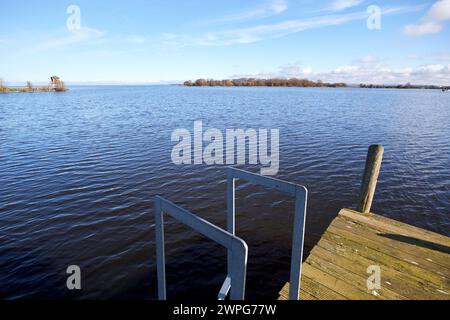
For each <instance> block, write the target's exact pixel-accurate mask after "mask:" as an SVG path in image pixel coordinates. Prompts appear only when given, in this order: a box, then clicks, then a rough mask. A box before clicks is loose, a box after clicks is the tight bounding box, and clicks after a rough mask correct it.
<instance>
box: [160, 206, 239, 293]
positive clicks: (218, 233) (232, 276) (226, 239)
mask: <svg viewBox="0 0 450 320" xmlns="http://www.w3.org/2000/svg"><path fill="white" fill-rule="evenodd" d="M164 214H168V215H170V216H172V217H173V218H175V219H176V220H178V221H179V222H181V223H183V224H185V225H186V226H189V227H191V228H192V229H194V230H195V231H197V232H199V233H201V234H202V235H204V236H205V237H207V238H209V239H211V240H213V241H215V242H217V243H218V244H220V245H222V246H224V247H225V248H227V249H228V263H229V264H228V267H229V268H228V276H227V281H226V282H227V285H229V287H231V291H230V299H232V300H244V297H245V280H246V272H247V255H248V247H247V244H246V243H245V242H244V241H243V240H242V239H239V238H238V237H236V236H235V235H232V234H230V233H229V232H227V231H225V230H223V229H221V228H219V227H217V226H215V225H213V224H211V223H210V222H208V221H206V220H204V219H202V218H200V217H198V216H196V215H194V214H192V213H190V212H189V211H187V210H185V209H183V208H181V207H179V206H177V205H175V204H174V203H172V202H170V201H168V200H166V199H164V198H162V197H156V198H155V229H156V256H157V259H156V261H157V273H158V299H159V300H166V299H167V292H166V259H165V250H164Z"/></svg>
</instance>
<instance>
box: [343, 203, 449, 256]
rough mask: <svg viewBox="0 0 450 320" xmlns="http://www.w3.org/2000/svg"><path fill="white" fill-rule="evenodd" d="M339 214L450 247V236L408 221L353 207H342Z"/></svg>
mask: <svg viewBox="0 0 450 320" xmlns="http://www.w3.org/2000/svg"><path fill="white" fill-rule="evenodd" d="M339 215H340V216H345V217H347V218H350V219H353V220H355V221H359V222H362V223H363V224H366V225H368V226H372V227H374V228H379V229H380V230H383V231H385V232H391V233H394V234H395V233H396V234H400V235H405V236H412V237H415V238H418V239H421V240H425V241H430V242H434V243H436V244H439V245H442V246H444V247H450V238H449V237H446V236H443V235H440V234H437V233H434V232H431V231H428V230H423V229H420V228H417V227H414V226H411V225H408V224H406V223H402V222H399V221H396V220H392V219H389V218H386V217H382V216H379V215H376V214H361V213H358V212H357V211H353V210H351V209H342V210H341V211H340V212H339ZM448 250H449V251H448V252H447V253H450V248H449V249H448Z"/></svg>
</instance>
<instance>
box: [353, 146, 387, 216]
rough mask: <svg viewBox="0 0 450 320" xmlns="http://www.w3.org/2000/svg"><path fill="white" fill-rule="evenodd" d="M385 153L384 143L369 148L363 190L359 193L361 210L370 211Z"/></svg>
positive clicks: (363, 211) (359, 207)
mask: <svg viewBox="0 0 450 320" xmlns="http://www.w3.org/2000/svg"><path fill="white" fill-rule="evenodd" d="M383 153H384V147H383V146H382V145H372V146H370V148H369V152H368V154H367V160H366V167H365V169H364V176H363V180H362V185H361V192H360V195H359V205H358V211H359V212H362V213H370V209H371V207H372V201H373V196H374V194H375V189H376V187H377V181H378V175H379V174H380V168H381V161H382V160H383Z"/></svg>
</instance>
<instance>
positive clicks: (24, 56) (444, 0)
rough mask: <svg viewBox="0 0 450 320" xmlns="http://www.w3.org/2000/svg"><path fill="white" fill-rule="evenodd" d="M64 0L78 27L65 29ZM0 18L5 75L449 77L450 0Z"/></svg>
mask: <svg viewBox="0 0 450 320" xmlns="http://www.w3.org/2000/svg"><path fill="white" fill-rule="evenodd" d="M70 5H76V6H77V7H78V8H79V9H80V20H79V21H80V25H79V28H78V27H77V26H76V27H75V28H72V29H70V30H69V28H68V27H67V20H68V19H72V18H73V17H75V16H73V11H70V13H67V8H68V7H69V6H70ZM374 6H375V7H374ZM368 8H371V9H370V10H369V11H370V13H372V14H373V13H375V15H370V13H368V12H367V11H368ZM374 8H375V9H377V8H379V9H380V10H381V15H380V17H381V20H380V21H381V28H380V29H377V28H375V29H374V28H373V26H376V24H373V23H374V22H376V21H377V19H376V18H377V15H376V12H377V11H373V10H374ZM368 20H369V22H372V24H370V25H371V26H372V27H371V28H368V26H367V23H368ZM70 21H72V22H73V21H74V20H73V19H72V20H70ZM0 27H1V28H0V77H1V78H4V79H5V80H6V81H7V82H8V83H18V82H23V81H26V80H31V81H34V82H40V81H47V78H48V77H49V76H50V75H52V74H57V75H60V76H61V77H62V78H63V79H65V80H66V81H67V82H99V83H110V82H125V83H153V82H159V81H162V82H174V81H183V80H188V79H197V78H221V79H222V78H230V77H241V76H254V77H274V76H280V77H302V78H310V79H321V80H323V81H344V82H347V83H359V82H367V83H368V82H372V83H399V82H400V83H404V82H408V81H409V82H412V83H430V84H445V85H449V84H450V0H439V1H437V0H416V1H403V0H396V1H386V0H324V1H318V0H314V1H312V0H305V1H301V0H258V1H255V0H246V1H242V0H214V1H213V0H208V1H205V0H195V1H181V0H161V1H160V0H154V1H148V0H146V1H144V0H129V1H106V0H96V1H92V0H90V1H86V0H72V1H62V0H53V1H50V0H40V1H36V0H15V1H7V2H4V3H2V6H1V11H0Z"/></svg>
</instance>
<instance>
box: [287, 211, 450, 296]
mask: <svg viewBox="0 0 450 320" xmlns="http://www.w3.org/2000/svg"><path fill="white" fill-rule="evenodd" d="M370 265H378V266H380V268H381V274H382V276H381V277H382V286H381V289H379V290H376V291H371V292H370V291H368V290H367V284H366V280H367V277H368V274H367V267H368V266H370ZM449 279H450V238H448V237H445V236H442V235H439V234H436V233H433V232H429V231H426V230H422V229H420V228H417V227H413V226H409V225H407V224H404V223H401V222H398V221H394V220H391V219H388V218H384V217H380V216H377V215H373V214H361V213H356V212H355V211H352V210H349V209H343V210H341V212H340V213H339V216H338V217H337V218H336V219H335V220H334V221H333V222H332V224H331V225H330V227H329V228H328V229H327V231H326V232H325V234H324V235H323V236H322V238H321V240H320V241H319V242H318V243H317V245H316V246H315V247H314V248H313V250H312V251H311V253H310V255H309V257H308V259H307V260H306V261H305V262H304V263H303V272H302V284H301V293H300V297H303V300H306V299H322V300H327V299H354V300H362V299H364V300H365V299H417V300H419V299H420V300H422V299H426V300H428V299H444V300H450V280H449ZM288 288H289V284H287V285H286V286H285V287H284V288H283V289H282V291H281V292H280V299H287V298H288Z"/></svg>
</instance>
